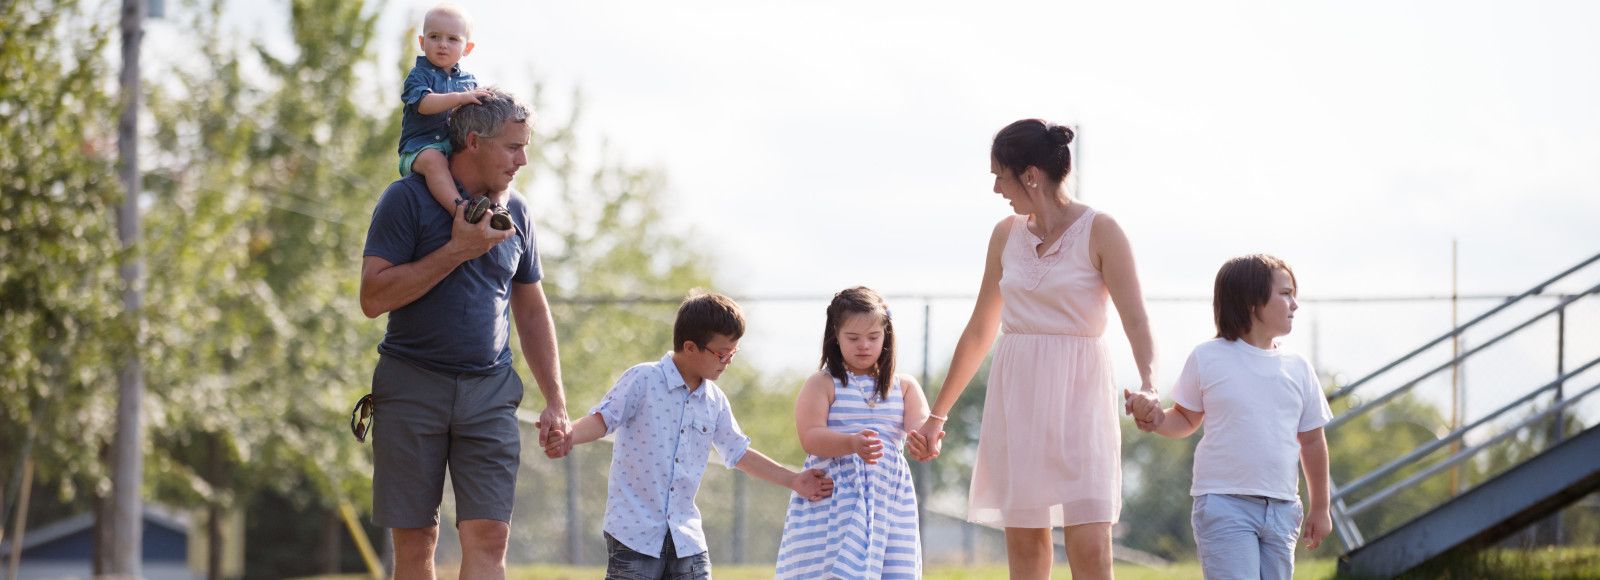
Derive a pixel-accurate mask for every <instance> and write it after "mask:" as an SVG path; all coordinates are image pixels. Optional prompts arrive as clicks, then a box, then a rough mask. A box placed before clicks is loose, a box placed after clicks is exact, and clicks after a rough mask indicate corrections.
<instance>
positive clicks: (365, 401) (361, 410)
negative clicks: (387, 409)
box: [350, 393, 372, 443]
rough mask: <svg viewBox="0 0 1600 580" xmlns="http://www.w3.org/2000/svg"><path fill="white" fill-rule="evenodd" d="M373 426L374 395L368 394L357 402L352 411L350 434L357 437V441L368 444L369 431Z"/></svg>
mask: <svg viewBox="0 0 1600 580" xmlns="http://www.w3.org/2000/svg"><path fill="white" fill-rule="evenodd" d="M371 425H372V394H371V393H367V394H366V395H365V396H363V397H361V400H359V401H356V406H355V408H353V409H350V433H351V434H352V435H355V436H356V441H361V442H363V443H364V442H366V440H367V430H368V429H370V428H371Z"/></svg>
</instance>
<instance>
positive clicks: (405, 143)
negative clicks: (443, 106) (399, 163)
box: [400, 56, 478, 155]
mask: <svg viewBox="0 0 1600 580" xmlns="http://www.w3.org/2000/svg"><path fill="white" fill-rule="evenodd" d="M476 88H478V79H477V77H474V76H472V73H469V72H466V71H464V70H461V65H459V64H457V65H456V66H453V67H450V70H444V69H442V68H439V67H436V66H433V63H431V62H428V57H425V56H419V57H417V64H416V65H415V66H412V67H411V74H408V75H406V84H405V87H404V88H402V89H401V90H400V100H401V101H404V102H405V113H404V115H402V116H401V117H400V154H401V155H405V154H406V153H410V152H412V151H416V150H418V149H421V148H422V147H423V146H425V145H429V144H431V143H437V142H439V141H448V140H449V139H450V132H449V128H450V127H449V125H450V111H445V112H443V113H438V114H434V115H424V114H422V113H419V112H417V105H418V104H420V103H422V97H424V96H426V95H427V94H428V93H459V92H462V91H470V90H472V89H476Z"/></svg>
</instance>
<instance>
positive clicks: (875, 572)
mask: <svg viewBox="0 0 1600 580" xmlns="http://www.w3.org/2000/svg"><path fill="white" fill-rule="evenodd" d="M845 376H846V377H848V378H849V382H848V384H841V383H840V382H839V379H834V380H833V405H832V406H830V407H828V428H829V429H832V430H834V431H838V432H840V433H852V434H854V433H857V432H859V431H861V430H862V429H872V430H873V431H877V432H878V438H879V439H880V440H881V441H883V457H882V458H880V459H878V462H877V463H876V464H871V465H869V464H867V462H866V461H864V460H862V459H861V456H859V455H855V454H850V455H845V456H842V457H817V456H814V455H812V456H808V457H806V465H805V466H806V469H810V468H813V467H815V468H819V469H822V470H823V471H826V472H827V473H828V476H829V477H832V478H833V495H832V496H830V497H828V498H826V499H823V500H822V501H816V502H813V501H809V500H807V499H805V498H802V497H800V496H799V495H797V494H790V495H789V515H788V517H787V518H785V519H784V522H783V541H782V543H780V544H779V545H778V574H777V577H778V578H808V579H809V578H921V577H922V541H921V538H920V537H919V532H918V530H917V493H916V489H915V488H914V487H913V486H912V483H911V468H910V466H909V465H907V463H906V457H905V455H903V454H902V453H901V449H902V448H903V446H904V444H905V440H906V429H905V398H904V396H903V393H902V391H901V386H900V381H895V383H894V384H893V385H891V386H890V388H889V398H888V400H884V401H879V400H877V393H876V388H875V385H876V384H877V381H876V380H875V379H874V378H873V377H872V376H870V375H857V374H853V373H847V374H846V375H845ZM869 399H870V400H871V401H872V403H873V404H868V403H867V401H868V400H869Z"/></svg>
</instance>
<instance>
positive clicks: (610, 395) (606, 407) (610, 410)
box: [589, 365, 651, 435]
mask: <svg viewBox="0 0 1600 580" xmlns="http://www.w3.org/2000/svg"><path fill="white" fill-rule="evenodd" d="M650 370H651V369H650V368H649V365H638V366H635V367H633V368H631V369H628V371H627V372H625V373H622V377H621V378H619V379H617V384H615V385H612V387H611V390H610V391H609V392H607V393H606V396H605V398H603V399H600V402H599V403H598V404H596V405H595V406H594V408H593V409H589V414H590V415H594V414H598V415H600V418H601V419H604V420H605V422H606V435H610V434H612V433H615V432H616V431H617V428H618V427H620V426H622V423H623V422H624V421H627V420H628V418H630V417H632V416H633V414H634V413H636V412H638V411H639V408H640V407H642V406H643V404H642V403H643V401H642V399H643V397H644V391H645V388H646V387H647V386H648V385H649V383H650V381H649V371H650Z"/></svg>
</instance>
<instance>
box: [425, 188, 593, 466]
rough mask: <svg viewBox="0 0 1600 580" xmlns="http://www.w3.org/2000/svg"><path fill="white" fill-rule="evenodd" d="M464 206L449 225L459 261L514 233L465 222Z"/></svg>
mask: <svg viewBox="0 0 1600 580" xmlns="http://www.w3.org/2000/svg"><path fill="white" fill-rule="evenodd" d="M466 206H467V204H466V203H464V202H457V203H456V216H455V222H454V223H452V224H451V225H450V243H451V244H455V245H456V247H457V248H458V251H459V254H458V255H459V256H461V261H463V262H465V261H467V260H474V259H477V258H478V256H482V255H484V254H486V253H488V252H489V250H490V249H492V248H494V247H495V246H497V245H499V244H500V242H504V241H506V240H507V239H510V238H511V236H513V235H516V230H515V229H510V230H497V229H494V228H491V227H489V220H478V223H475V224H474V223H469V222H467V215H466V211H465V209H466ZM563 416H565V413H563ZM563 424H565V422H563ZM541 437H542V434H541Z"/></svg>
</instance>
